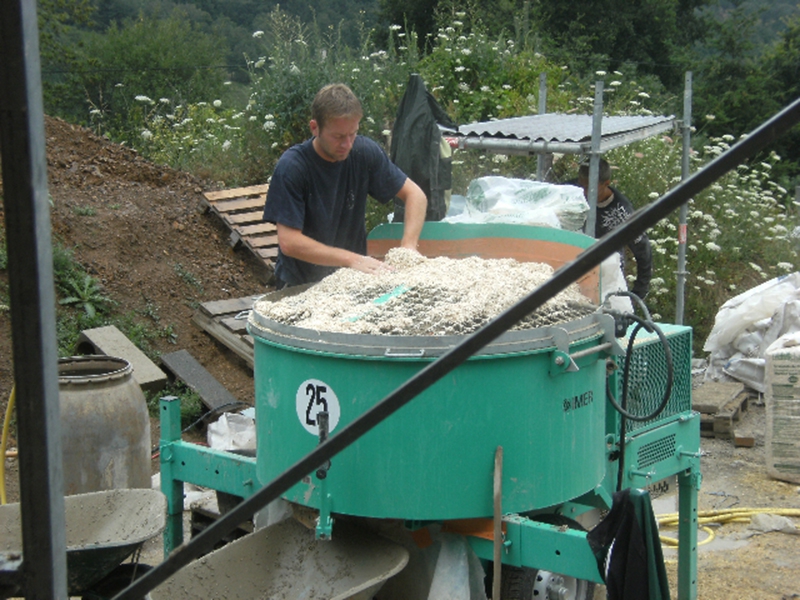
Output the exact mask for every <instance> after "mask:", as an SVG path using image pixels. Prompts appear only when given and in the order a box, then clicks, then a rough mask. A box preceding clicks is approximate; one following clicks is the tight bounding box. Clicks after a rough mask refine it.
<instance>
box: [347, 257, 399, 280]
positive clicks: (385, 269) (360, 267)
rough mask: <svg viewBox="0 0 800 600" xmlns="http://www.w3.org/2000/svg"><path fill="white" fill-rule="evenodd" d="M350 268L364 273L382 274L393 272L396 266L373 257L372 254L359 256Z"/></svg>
mask: <svg viewBox="0 0 800 600" xmlns="http://www.w3.org/2000/svg"><path fill="white" fill-rule="evenodd" d="M350 268H352V269H355V270H356V271H361V272H362V273H369V274H370V275H380V274H381V273H391V272H392V271H394V268H393V267H392V266H391V265H387V264H386V263H385V262H383V261H380V260H378V259H377V258H372V257H371V256H361V257H359V258H358V259H357V260H356V261H355V262H354V263H353V264H352V265H351V266H350Z"/></svg>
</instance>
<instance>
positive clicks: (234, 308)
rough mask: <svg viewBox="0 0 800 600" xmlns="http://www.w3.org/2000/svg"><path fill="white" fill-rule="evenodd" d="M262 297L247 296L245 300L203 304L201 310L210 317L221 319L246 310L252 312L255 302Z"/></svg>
mask: <svg viewBox="0 0 800 600" xmlns="http://www.w3.org/2000/svg"><path fill="white" fill-rule="evenodd" d="M260 297H261V294H258V295H256V296H245V297H244V298H230V299H228V300H214V301H212V302H203V303H202V304H201V305H200V310H201V311H203V313H204V314H206V315H208V316H210V317H219V316H223V315H230V316H235V315H236V314H238V313H240V312H242V311H244V310H250V309H251V308H253V302H255V301H256V299H257V298H260Z"/></svg>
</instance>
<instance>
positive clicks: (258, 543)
mask: <svg viewBox="0 0 800 600" xmlns="http://www.w3.org/2000/svg"><path fill="white" fill-rule="evenodd" d="M407 562H408V551H407V550H406V549H405V548H404V547H403V546H401V545H399V544H397V543H395V542H392V541H389V540H388V539H386V538H383V537H381V536H379V535H377V534H376V533H373V532H371V531H369V530H367V529H365V528H362V527H359V526H358V525H356V524H354V523H349V522H343V521H341V520H337V522H336V523H335V525H334V529H333V536H332V539H331V540H327V541H320V540H317V539H315V534H314V531H313V530H310V529H308V528H306V527H305V526H304V525H301V524H300V523H299V522H297V521H296V520H294V519H293V518H289V519H287V520H285V521H282V522H280V523H277V524H275V525H271V526H270V527H266V528H264V529H259V530H257V531H255V532H254V533H251V534H248V535H246V536H244V537H242V538H239V539H238V540H236V541H234V542H232V543H230V544H228V545H226V546H223V547H222V548H220V549H219V550H215V551H214V552H211V553H210V554H207V555H206V556H204V557H202V558H199V559H198V560H196V561H194V562H192V563H191V564H189V565H187V566H186V567H184V568H183V569H182V570H181V571H179V572H178V573H176V574H175V575H173V576H172V577H171V578H170V579H168V580H167V581H166V582H164V583H163V584H162V585H161V586H159V587H157V588H156V589H155V590H153V591H152V592H150V597H151V598H152V600H207V599H208V598H226V599H227V600H256V599H259V600H261V599H268V600H279V599H280V600H283V599H293V600H294V599H300V598H302V599H303V600H344V599H346V598H348V599H352V600H356V599H358V600H361V599H368V598H372V596H373V595H374V594H375V593H376V592H377V591H378V590H379V589H380V588H381V586H383V584H384V583H385V581H386V580H387V579H389V578H390V577H392V576H393V575H395V574H396V573H398V572H399V571H400V570H402V569H403V567H405V566H406V563H407Z"/></svg>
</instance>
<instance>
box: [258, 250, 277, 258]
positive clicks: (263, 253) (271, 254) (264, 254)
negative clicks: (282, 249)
mask: <svg viewBox="0 0 800 600" xmlns="http://www.w3.org/2000/svg"><path fill="white" fill-rule="evenodd" d="M257 252H258V255H259V256H260V257H261V258H263V259H269V258H277V256H278V248H277V247H275V248H258V249H257Z"/></svg>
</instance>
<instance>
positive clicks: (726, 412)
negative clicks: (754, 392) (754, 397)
mask: <svg viewBox="0 0 800 600" xmlns="http://www.w3.org/2000/svg"><path fill="white" fill-rule="evenodd" d="M749 397H750V395H749V393H748V392H747V391H744V390H743V391H742V392H741V393H739V395H737V396H736V397H735V398H732V399H731V400H729V401H728V402H726V403H725V405H724V406H723V407H722V408H721V409H720V410H719V411H718V412H717V413H716V414H715V415H714V435H715V436H717V437H725V438H732V437H733V436H734V433H733V427H734V425H733V424H734V422H736V421H738V420H739V419H740V418H741V415H742V413H743V412H745V411H746V410H747V404H748V399H749Z"/></svg>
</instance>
